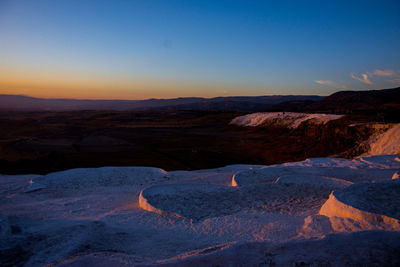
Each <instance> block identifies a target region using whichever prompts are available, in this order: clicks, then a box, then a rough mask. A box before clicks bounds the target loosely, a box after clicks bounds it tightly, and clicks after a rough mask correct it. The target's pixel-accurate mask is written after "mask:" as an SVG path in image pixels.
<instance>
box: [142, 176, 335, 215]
mask: <svg viewBox="0 0 400 267" xmlns="http://www.w3.org/2000/svg"><path fill="white" fill-rule="evenodd" d="M330 191H331V189H330V188H329V189H328V190H326V189H325V190H323V188H321V190H319V191H316V190H315V187H310V186H309V185H306V184H297V185H295V184H292V185H290V186H288V185H286V184H285V185H281V184H263V185H255V186H246V187H229V186H222V185H213V184H168V185H156V186H152V187H149V188H146V189H144V190H143V191H142V192H141V193H140V195H139V207H141V208H142V209H144V210H147V211H150V212H155V213H158V214H169V215H174V216H177V217H183V218H187V219H190V220H193V221H195V222H197V221H199V220H201V219H204V218H211V217H217V216H225V215H229V214H233V213H237V212H240V211H246V210H250V209H256V210H259V211H263V212H275V213H281V214H306V213H310V212H311V211H317V210H318V209H319V207H320V206H321V205H322V203H323V202H325V200H326V199H327V198H328V195H329V193H330Z"/></svg>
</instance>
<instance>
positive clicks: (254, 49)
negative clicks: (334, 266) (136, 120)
mask: <svg viewBox="0 0 400 267" xmlns="http://www.w3.org/2000/svg"><path fill="white" fill-rule="evenodd" d="M398 86H400V1H399V0H394V1H385V0H380V1H368V0H364V1H351V0H348V1H340V0H336V1H330V0H326V1H306V0H302V1H300V0H299V1H294V0H293V1H285V0H282V1H272V0H271V1H235V0H230V1H217V0H213V1H207V0H199V1H190V0H187V1H183V0H182V1H168V0H159V1H150V0H148V1H128V0H124V1H118V0H113V1H112V0H110V1H102V0H94V1H85V0H78V1H76V0H57V1H53V0H34V1H32V0H0V94H24V95H30V96H35V97H48V98H79V99H82V98H87V99H146V98H172V97H187V96H199V97H214V96H230V95H272V94H275V95H276V94H278V95H287V94H318V95H329V94H331V93H333V92H336V91H340V90H372V89H383V88H394V87H398Z"/></svg>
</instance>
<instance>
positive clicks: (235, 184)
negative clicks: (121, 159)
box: [0, 156, 400, 266]
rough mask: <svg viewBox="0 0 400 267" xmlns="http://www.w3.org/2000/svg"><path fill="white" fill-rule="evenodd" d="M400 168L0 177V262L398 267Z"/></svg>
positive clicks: (374, 163) (329, 165)
mask: <svg viewBox="0 0 400 267" xmlns="http://www.w3.org/2000/svg"><path fill="white" fill-rule="evenodd" d="M399 170H400V159H399V156H372V157H361V158H357V159H354V160H346V159H338V158H311V159H307V160H304V161H299V162H291V163H285V164H279V165H271V166H260V165H231V166H227V167H223V168H218V169H208V170H198V171H173V172H166V171H163V170H161V169H158V168H148V167H104V168H94V169H73V170H68V171H63V172H57V173H51V174H48V175H44V176H40V175H18V176H10V175H1V176H0V198H1V200H2V201H0V211H1V214H0V237H1V239H0V252H1V253H0V260H1V263H2V264H3V265H6V266H7V265H11V266H14V265H15V266H18V265H25V266H43V265H49V264H50V265H52V266H77V265H79V264H81V265H98V266H100V265H105V266H107V265H112V266H132V265H135V266H148V265H150V266H151V265H154V264H155V265H165V266H177V265H178V266H179V265H183V266H185V265H186V266H187V265H193V266H199V265H200V266H202V265H207V266H210V265H216V264H220V265H229V264H230V263H232V264H231V265H233V266H235V265H238V264H239V265H240V264H242V265H244V266H245V265H250V266H258V265H262V264H264V265H267V266H268V264H269V265H276V266H296V265H310V266H319V265H328V266H329V265H331V266H344V265H346V264H349V263H351V264H354V265H357V264H358V265H368V263H370V262H374V263H376V265H377V266H385V265H393V266H396V265H398V263H400V256H398V255H400V244H399V242H398V240H399V238H400V237H399V235H400V229H399V227H398V225H399V223H398V220H399V210H398V207H399V203H398V201H399V195H400V194H399V180H398V178H396V177H397V176H398V172H399ZM396 174H397V176H396ZM299 255H301V256H299ZM365 255H368V257H366V256H365Z"/></svg>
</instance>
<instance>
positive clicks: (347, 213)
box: [319, 180, 400, 230]
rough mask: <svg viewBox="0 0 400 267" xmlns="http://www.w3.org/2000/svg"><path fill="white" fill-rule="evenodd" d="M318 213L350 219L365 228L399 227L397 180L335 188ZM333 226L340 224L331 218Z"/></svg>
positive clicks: (399, 185) (399, 188) (398, 184)
mask: <svg viewBox="0 0 400 267" xmlns="http://www.w3.org/2000/svg"><path fill="white" fill-rule="evenodd" d="M319 213H320V214H321V215H325V216H328V217H342V218H348V219H351V220H353V221H355V222H357V224H361V225H362V228H364V229H377V228H378V229H386V230H387V229H389V230H400V183H399V182H398V181H396V180H393V181H384V182H379V183H361V184H354V185H352V186H349V187H347V188H345V189H342V190H338V191H334V192H333V193H332V194H331V195H330V197H329V199H328V201H327V202H326V203H325V204H324V205H323V206H322V207H321V210H320V212H319ZM332 227H333V228H334V229H335V228H336V229H338V228H340V227H342V226H338V225H336V224H335V221H334V220H333V221H332Z"/></svg>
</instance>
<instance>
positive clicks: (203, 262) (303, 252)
mask: <svg viewBox="0 0 400 267" xmlns="http://www.w3.org/2000/svg"><path fill="white" fill-rule="evenodd" d="M399 240H400V233H398V232H394V233H390V232H380V231H370V232H357V233H351V234H338V235H329V236H327V237H325V238H323V239H321V240H306V241H295V242H287V243H281V244H271V243H266V242H264V243H246V244H236V245H227V246H215V247H210V248H206V249H202V250H198V251H195V252H191V253H186V254H183V255H179V256H177V257H175V258H172V259H169V260H166V261H159V262H157V264H156V265H157V266H164V267H167V266H399V265H400V254H399V250H400V244H399ZM138 266H154V265H138Z"/></svg>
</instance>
